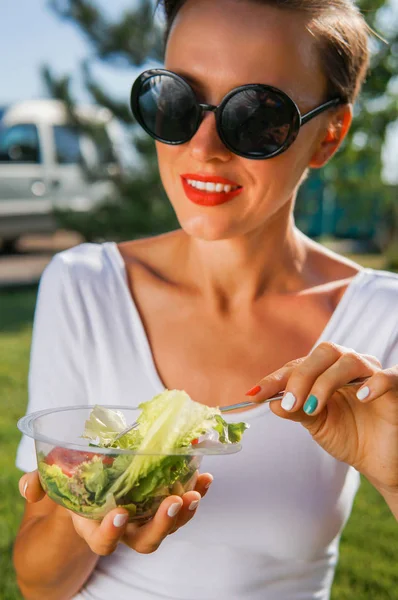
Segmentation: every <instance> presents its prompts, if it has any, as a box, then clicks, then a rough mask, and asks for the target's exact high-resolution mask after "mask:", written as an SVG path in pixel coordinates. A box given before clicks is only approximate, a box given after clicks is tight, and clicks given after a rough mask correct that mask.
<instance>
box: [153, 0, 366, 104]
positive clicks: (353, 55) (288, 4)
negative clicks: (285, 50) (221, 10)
mask: <svg viewBox="0 0 398 600" xmlns="http://www.w3.org/2000/svg"><path fill="white" fill-rule="evenodd" d="M213 1H214V2H216V1H217V0H213ZM242 1H246V2H253V3H255V4H269V5H271V6H276V7H278V8H281V9H284V10H295V11H299V12H303V13H307V15H308V17H309V19H308V25H307V28H308V30H309V31H310V32H311V34H312V35H313V36H314V37H315V38H316V40H317V45H318V48H319V53H320V58H321V64H322V67H323V70H324V73H325V76H326V79H327V82H328V87H327V97H328V98H332V97H336V96H340V97H341V98H342V99H343V100H344V101H346V102H354V100H355V98H356V97H357V95H358V93H359V91H360V89H361V86H362V83H363V81H364V79H365V77H366V73H367V70H368V66H369V48H368V38H369V33H370V31H371V30H370V28H369V27H368V25H367V23H366V21H365V19H364V18H363V16H362V15H361V13H360V11H359V9H358V8H357V6H356V5H355V4H354V2H353V0H242ZM185 2H186V0H158V5H162V6H163V9H164V13H165V16H166V31H165V42H167V39H168V37H169V33H170V29H171V27H172V25H173V22H174V19H175V17H176V15H177V13H178V11H179V10H180V8H181V7H182V6H183V5H184V4H185Z"/></svg>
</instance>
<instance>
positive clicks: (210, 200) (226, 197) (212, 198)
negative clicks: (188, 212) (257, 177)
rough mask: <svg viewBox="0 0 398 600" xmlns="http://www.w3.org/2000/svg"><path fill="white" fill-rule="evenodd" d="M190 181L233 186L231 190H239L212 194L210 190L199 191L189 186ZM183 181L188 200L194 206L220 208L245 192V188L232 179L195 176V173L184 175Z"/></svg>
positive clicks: (182, 176)
mask: <svg viewBox="0 0 398 600" xmlns="http://www.w3.org/2000/svg"><path fill="white" fill-rule="evenodd" d="M188 180H191V181H192V180H193V181H203V182H208V183H214V184H217V183H219V184H221V185H223V186H231V188H237V189H231V191H229V192H225V191H221V192H210V191H208V190H199V189H198V188H195V187H193V186H192V185H191V184H189V183H188ZM181 181H182V185H183V188H184V192H185V194H186V196H187V198H188V199H189V200H191V202H193V203H194V204H199V205H200V206H219V205H220V204H225V202H229V201H230V200H233V198H235V196H238V195H239V194H240V193H241V192H242V191H243V187H241V186H239V184H238V183H235V182H234V181H231V180H230V179H226V178H225V177H217V176H214V175H199V174H197V175H195V174H193V173H184V174H183V175H181Z"/></svg>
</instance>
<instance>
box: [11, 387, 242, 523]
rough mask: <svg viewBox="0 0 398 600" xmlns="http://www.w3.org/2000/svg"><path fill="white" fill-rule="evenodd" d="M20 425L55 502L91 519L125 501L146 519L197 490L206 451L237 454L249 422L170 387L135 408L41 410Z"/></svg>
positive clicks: (133, 515) (134, 515)
mask: <svg viewBox="0 0 398 600" xmlns="http://www.w3.org/2000/svg"><path fill="white" fill-rule="evenodd" d="M134 422H137V426H136V427H135V429H133V430H131V431H129V432H127V433H126V434H124V435H123V436H121V437H120V438H119V439H116V437H117V436H118V434H120V433H121V432H122V431H123V430H124V429H126V427H127V426H128V425H129V424H132V423H134ZM18 428H19V429H20V431H21V432H22V433H24V434H26V435H28V436H30V437H32V438H33V439H34V440H35V446H36V457H37V464H38V471H39V477H40V481H41V484H42V487H43V489H44V490H45V491H46V493H47V495H48V496H49V497H50V498H51V499H52V500H53V501H54V502H57V503H58V504H60V505H62V506H64V507H65V508H68V509H69V510H72V511H73V512H75V513H77V514H80V515H82V516H84V517H87V518H92V519H102V518H103V517H104V516H105V515H106V514H107V513H108V512H109V511H110V510H112V509H113V508H116V507H118V506H122V507H123V508H125V509H127V511H128V513H129V520H130V521H135V522H141V523H142V522H146V521H147V520H149V519H150V518H152V517H153V516H154V514H155V513H156V511H157V509H158V507H159V505H160V504H161V502H162V501H163V500H164V499H165V498H166V497H167V496H169V495H171V494H177V495H179V496H182V495H183V494H184V493H185V492H187V491H190V490H192V489H194V487H195V483H196V478H197V473H198V468H199V466H200V464H201V461H202V458H203V456H205V455H220V454H232V453H235V452H238V451H239V450H240V449H241V445H240V441H241V438H242V435H243V433H244V431H245V429H247V428H248V425H247V424H246V423H227V422H226V421H225V420H224V419H223V418H222V416H221V411H220V410H219V409H218V408H211V407H208V406H206V405H203V404H199V403H198V402H194V401H193V400H191V398H190V397H189V396H188V394H187V393H186V392H183V391H179V390H165V391H164V392H163V393H161V394H158V395H157V396H155V397H154V398H153V399H152V400H149V401H148V402H144V403H142V404H140V405H139V406H138V408H132V407H125V406H101V405H96V406H94V407H92V406H71V407H65V408H57V409H48V410H42V411H38V412H35V413H31V414H28V415H26V416H25V417H23V418H22V419H20V420H19V421H18Z"/></svg>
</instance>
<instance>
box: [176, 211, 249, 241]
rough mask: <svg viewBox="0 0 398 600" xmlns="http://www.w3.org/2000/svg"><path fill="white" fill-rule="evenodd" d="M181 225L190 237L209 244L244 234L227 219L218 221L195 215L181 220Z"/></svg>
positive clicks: (209, 216) (207, 216)
mask: <svg viewBox="0 0 398 600" xmlns="http://www.w3.org/2000/svg"><path fill="white" fill-rule="evenodd" d="M180 225H181V227H182V229H183V230H184V231H185V233H186V234H187V235H189V236H190V237H193V238H197V239H200V240H204V241H207V242H215V241H218V240H227V239H230V238H232V237H235V236H238V235H239V234H241V233H242V232H238V231H236V230H235V229H236V228H235V227H232V224H231V223H228V222H226V220H225V219H217V218H214V217H212V216H211V215H195V216H192V217H188V218H185V219H181V220H180Z"/></svg>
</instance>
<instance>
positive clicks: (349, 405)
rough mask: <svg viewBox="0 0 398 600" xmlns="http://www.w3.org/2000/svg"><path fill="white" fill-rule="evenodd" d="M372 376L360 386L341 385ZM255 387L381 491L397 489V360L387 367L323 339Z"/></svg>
mask: <svg viewBox="0 0 398 600" xmlns="http://www.w3.org/2000/svg"><path fill="white" fill-rule="evenodd" d="M366 376H370V379H369V380H368V381H367V382H366V383H364V384H363V385H362V386H359V389H358V387H354V386H353V387H343V386H344V385H345V384H347V383H349V382H350V381H352V380H353V379H357V378H361V377H366ZM259 386H261V391H260V392H259V391H258V388H257V389H254V390H252V391H251V392H252V393H251V394H250V392H248V395H253V393H254V392H256V391H257V394H256V395H255V398H253V400H255V401H256V402H257V401H259V402H261V400H265V399H266V398H270V397H271V396H273V395H275V394H276V393H277V392H279V391H280V390H281V389H285V390H286V394H285V396H284V398H283V400H282V402H271V404H270V406H271V410H272V412H273V413H275V414H276V415H278V416H280V417H282V418H285V419H291V420H293V421H298V422H300V423H301V424H302V425H304V427H306V429H308V431H309V432H310V434H311V435H312V437H313V439H314V440H315V441H316V442H317V443H318V444H319V445H320V446H321V447H322V448H323V449H324V450H326V452H328V453H329V454H331V455H332V456H333V457H334V458H336V459H337V460H340V461H344V462H346V463H348V464H350V465H352V466H353V467H355V468H356V469H357V470H358V471H359V472H360V473H362V474H363V475H365V476H366V477H367V478H368V479H369V480H370V482H371V483H373V485H374V486H375V487H376V488H377V489H378V490H379V491H381V492H382V493H383V491H385V492H386V493H393V494H398V365H397V366H395V367H392V368H390V369H385V370H383V369H382V367H381V364H380V362H379V361H378V360H377V359H376V358H375V357H373V356H369V355H366V354H358V353H356V352H354V350H351V349H349V348H344V347H342V346H338V345H337V344H333V343H328V342H324V343H321V344H320V345H319V346H317V347H316V348H315V349H314V350H313V351H312V353H311V354H310V355H308V356H307V357H305V358H300V359H298V360H295V361H292V362H290V363H287V364H286V365H285V366H284V367H282V368H281V369H279V370H278V371H275V372H274V373H272V374H271V375H268V376H267V377H265V378H264V379H262V380H261V381H260V382H259Z"/></svg>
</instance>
